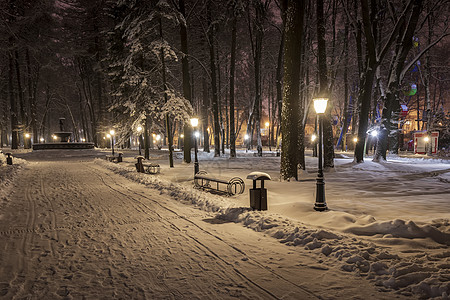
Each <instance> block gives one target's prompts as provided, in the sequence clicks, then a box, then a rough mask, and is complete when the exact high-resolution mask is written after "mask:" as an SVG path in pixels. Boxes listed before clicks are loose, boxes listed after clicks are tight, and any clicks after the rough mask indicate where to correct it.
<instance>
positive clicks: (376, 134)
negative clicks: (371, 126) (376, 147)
mask: <svg viewBox="0 0 450 300" xmlns="http://www.w3.org/2000/svg"><path fill="white" fill-rule="evenodd" d="M370 135H371V136H373V137H377V136H378V131H376V130H373V131H372V132H371V133H370Z"/></svg>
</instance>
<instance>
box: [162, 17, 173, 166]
mask: <svg viewBox="0 0 450 300" xmlns="http://www.w3.org/2000/svg"><path fill="white" fill-rule="evenodd" d="M159 36H160V38H161V41H163V40H164V37H163V30H162V20H161V18H160V19H159ZM161 64H162V66H161V75H162V82H163V91H164V103H167V89H168V88H167V82H166V62H165V59H164V49H163V48H161ZM165 118H166V136H167V144H168V147H169V164H170V167H171V168H173V137H172V130H171V120H170V116H169V114H166V117H165Z"/></svg>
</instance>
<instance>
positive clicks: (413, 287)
mask: <svg viewBox="0 0 450 300" xmlns="http://www.w3.org/2000/svg"><path fill="white" fill-rule="evenodd" d="M95 163H96V164H98V165H101V166H103V167H105V168H107V169H109V170H111V171H113V172H114V173H117V174H120V175H122V176H124V177H126V178H128V179H130V180H133V181H135V182H139V183H141V184H145V185H147V186H149V187H151V188H154V189H157V190H159V191H160V192H161V193H165V194H168V195H170V196H171V197H173V198H175V199H177V200H179V201H189V202H190V203H192V204H194V205H195V206H197V207H199V208H200V209H203V210H206V211H210V212H216V213H217V218H220V219H223V220H227V221H231V222H235V223H240V224H243V225H244V226H246V227H248V228H251V229H253V230H255V231H258V232H263V233H264V234H266V235H269V236H272V237H274V238H276V239H278V240H280V242H282V243H285V244H286V245H290V246H301V247H303V248H304V249H306V250H309V251H311V253H313V254H314V255H316V257H317V262H318V263H319V265H318V266H317V268H321V269H324V270H326V269H328V267H327V265H334V264H336V263H339V264H340V268H341V270H343V271H346V272H355V273H357V274H358V275H360V276H361V277H365V278H366V279H368V280H371V281H373V282H374V283H375V284H376V285H377V286H379V289H380V290H382V291H383V290H389V289H394V290H397V291H398V293H400V294H402V295H407V296H415V295H420V297H424V298H433V297H440V298H441V299H449V294H450V251H449V250H448V249H447V250H444V251H443V252H442V253H440V254H435V255H427V254H426V253H425V252H419V253H417V254H415V255H412V256H409V257H407V258H406V257H399V256H398V255H396V254H392V253H389V252H388V251H386V250H384V249H382V248H381V247H378V246H376V245H375V244H373V243H371V242H365V241H360V240H358V239H356V238H354V237H351V236H349V235H346V234H338V233H335V232H333V231H330V230H324V229H314V228H311V227H307V226H305V224H302V223H301V222H298V221H294V220H291V219H288V218H286V217H284V216H281V215H277V214H273V213H269V212H257V211H252V210H250V209H249V208H245V207H237V206H236V205H234V204H233V203H230V202H229V201H227V199H226V198H224V197H220V196H216V195H211V194H207V193H205V192H202V191H199V190H196V189H194V188H193V187H190V186H184V185H182V184H174V183H172V182H170V181H167V180H164V179H161V178H159V176H148V175H146V174H141V173H137V172H136V169H135V168H134V167H126V166H124V165H119V164H114V163H110V162H106V161H104V160H100V159H97V160H95ZM382 225H383V226H385V227H386V226H387V227H389V228H390V230H389V232H391V233H394V235H395V231H392V228H394V229H396V228H397V229H398V231H397V232H403V231H405V232H406V233H409V234H410V235H411V236H417V237H427V234H429V232H428V230H431V231H432V233H433V234H435V235H436V234H437V235H439V234H442V235H440V236H439V237H438V238H439V239H442V238H443V239H445V238H446V237H447V236H446V235H445V234H443V233H440V232H439V231H436V230H434V228H428V227H427V228H426V229H423V228H419V227H418V226H416V225H415V224H414V223H412V222H409V223H405V222H403V221H401V220H395V221H392V222H386V223H385V224H384V223H382ZM363 229H364V228H362V229H360V230H363ZM366 229H367V228H366ZM355 230H356V229H355ZM352 233H354V232H353V231H352Z"/></svg>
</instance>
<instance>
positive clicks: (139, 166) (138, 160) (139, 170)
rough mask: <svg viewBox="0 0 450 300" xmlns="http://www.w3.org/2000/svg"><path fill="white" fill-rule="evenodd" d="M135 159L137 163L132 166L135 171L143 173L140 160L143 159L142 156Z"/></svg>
mask: <svg viewBox="0 0 450 300" xmlns="http://www.w3.org/2000/svg"><path fill="white" fill-rule="evenodd" d="M135 158H136V159H137V163H136V164H134V165H135V166H136V170H137V171H138V172H139V173H144V165H143V164H142V160H143V159H144V157H143V156H136V157H135Z"/></svg>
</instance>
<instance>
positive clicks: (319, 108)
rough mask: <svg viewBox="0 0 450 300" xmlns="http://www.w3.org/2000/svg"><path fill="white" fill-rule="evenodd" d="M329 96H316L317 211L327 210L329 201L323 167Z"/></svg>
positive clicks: (315, 206)
mask: <svg viewBox="0 0 450 300" xmlns="http://www.w3.org/2000/svg"><path fill="white" fill-rule="evenodd" d="M327 102H328V98H315V99H314V109H315V110H316V113H317V115H318V116H319V149H318V150H319V151H318V152H319V157H318V158H319V169H318V172H317V179H316V203H314V209H315V210H317V211H324V210H327V209H328V207H327V203H326V201H325V182H324V180H323V169H322V142H323V114H324V113H325V110H326V108H327Z"/></svg>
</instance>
